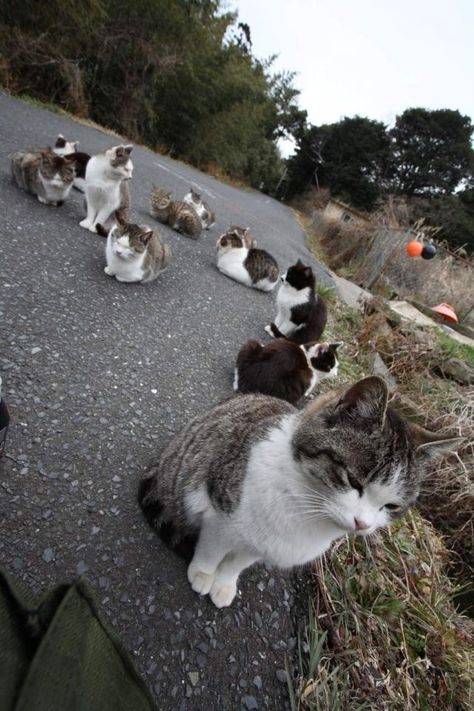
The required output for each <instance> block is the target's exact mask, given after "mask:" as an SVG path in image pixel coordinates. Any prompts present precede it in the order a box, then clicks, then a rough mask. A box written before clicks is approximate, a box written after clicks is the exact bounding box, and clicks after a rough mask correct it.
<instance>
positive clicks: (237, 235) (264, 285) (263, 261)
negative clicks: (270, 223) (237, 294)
mask: <svg viewBox="0 0 474 711" xmlns="http://www.w3.org/2000/svg"><path fill="white" fill-rule="evenodd" d="M250 239H253V238H251V236H250V233H248V235H247V234H246V231H245V230H244V231H242V228H240V227H231V228H230V229H229V230H228V231H227V232H226V233H225V234H223V235H221V236H220V237H219V239H218V240H217V245H216V247H217V268H218V269H219V271H220V272H222V273H223V274H225V275H226V276H228V277H230V278H231V279H235V281H239V282H240V283H241V284H245V286H251V287H253V288H254V289H260V290H261V291H271V290H272V289H273V288H274V286H275V284H277V282H278V276H279V271H278V264H277V262H276V260H275V259H274V258H273V257H272V255H271V254H269V253H268V252H266V251H265V250H264V249H257V248H255V247H248V244H249V242H250Z"/></svg>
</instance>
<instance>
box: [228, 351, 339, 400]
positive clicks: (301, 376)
mask: <svg viewBox="0 0 474 711" xmlns="http://www.w3.org/2000/svg"><path fill="white" fill-rule="evenodd" d="M342 345H343V343H342V342H340V341H339V342H337V343H306V344H304V345H299V344H297V343H293V342H292V341H287V340H286V339H285V338H277V339H275V340H274V341H272V342H271V343H267V345H261V344H260V343H258V341H247V343H246V344H245V345H244V346H242V348H241V349H240V351H239V354H238V356H237V366H236V368H235V371H234V372H235V376H234V390H235V391H236V392H240V393H262V394H263V395H273V397H279V398H281V399H282V400H286V401H287V402H291V404H292V405H296V403H297V402H298V401H299V400H300V399H301V398H302V397H307V396H308V395H309V394H310V393H311V391H312V390H313V389H314V387H315V386H316V385H317V384H318V383H320V382H321V380H323V379H324V378H335V377H336V376H337V370H338V366H339V361H338V359H337V350H338V348H340V347H341V346H342Z"/></svg>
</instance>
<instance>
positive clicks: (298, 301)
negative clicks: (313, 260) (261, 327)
mask: <svg viewBox="0 0 474 711" xmlns="http://www.w3.org/2000/svg"><path fill="white" fill-rule="evenodd" d="M281 279H282V282H283V283H282V285H281V286H280V288H279V290H278V294H277V315H276V318H275V322H274V323H271V324H270V325H269V326H265V331H266V332H267V333H269V334H270V336H275V337H276V338H282V337H283V338H288V339H289V340H290V341H294V342H295V343H301V344H303V343H309V342H310V341H319V339H320V338H321V335H322V333H323V331H324V328H325V326H326V321H327V308H326V303H325V301H324V299H322V298H321V296H318V295H317V294H316V293H315V290H314V289H315V278H314V274H313V270H312V269H311V267H309V266H306V265H305V264H303V262H302V261H301V260H300V259H298V261H297V262H296V264H293V266H291V267H290V268H289V269H288V271H287V272H286V274H284V275H283V276H282V278H281Z"/></svg>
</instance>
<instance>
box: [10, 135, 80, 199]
mask: <svg viewBox="0 0 474 711" xmlns="http://www.w3.org/2000/svg"><path fill="white" fill-rule="evenodd" d="M11 168H12V173H13V177H14V178H15V180H16V182H17V184H18V186H19V187H20V188H22V189H23V190H26V191H27V192H28V193H32V194H33V195H36V197H37V198H38V200H39V201H40V202H42V203H43V204H44V205H54V206H56V207H59V206H60V205H62V204H63V202H64V200H65V199H66V198H67V196H68V195H69V193H70V192H71V188H72V184H73V181H74V176H75V170H74V161H71V160H70V159H69V158H63V157H61V156H57V155H56V154H55V153H53V151H52V150H50V149H49V148H48V149H41V150H37V151H28V152H23V151H18V152H17V153H15V154H14V155H13V156H12V162H11Z"/></svg>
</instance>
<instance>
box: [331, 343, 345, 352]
mask: <svg viewBox="0 0 474 711" xmlns="http://www.w3.org/2000/svg"><path fill="white" fill-rule="evenodd" d="M343 345H344V341H336V342H335V343H330V344H329V350H330V351H333V352H336V351H337V349H338V348H342V346H343Z"/></svg>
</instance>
